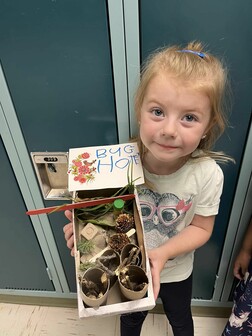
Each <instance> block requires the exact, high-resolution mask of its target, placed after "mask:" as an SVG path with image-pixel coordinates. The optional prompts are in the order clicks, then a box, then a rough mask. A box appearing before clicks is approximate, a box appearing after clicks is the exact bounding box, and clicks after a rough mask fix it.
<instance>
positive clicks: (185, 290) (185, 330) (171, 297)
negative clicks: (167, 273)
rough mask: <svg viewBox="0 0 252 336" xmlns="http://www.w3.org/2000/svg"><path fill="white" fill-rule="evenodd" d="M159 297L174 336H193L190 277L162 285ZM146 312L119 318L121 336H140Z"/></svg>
mask: <svg viewBox="0 0 252 336" xmlns="http://www.w3.org/2000/svg"><path fill="white" fill-rule="evenodd" d="M159 297H160V299H161V300H162V303H163V307H164V311H165V314H166V316H167V318H168V320H169V322H170V324H171V326H172V331H173V334H174V336H193V335H194V332H193V319H192V313H191V297H192V275H191V276H190V277H189V278H188V279H186V280H184V281H179V282H171V283H162V284H161V287H160V292H159ZM147 314H148V311H144V312H136V313H131V314H124V315H122V316H121V336H140V333H141V329H142V324H143V322H144V320H145V318H146V316H147Z"/></svg>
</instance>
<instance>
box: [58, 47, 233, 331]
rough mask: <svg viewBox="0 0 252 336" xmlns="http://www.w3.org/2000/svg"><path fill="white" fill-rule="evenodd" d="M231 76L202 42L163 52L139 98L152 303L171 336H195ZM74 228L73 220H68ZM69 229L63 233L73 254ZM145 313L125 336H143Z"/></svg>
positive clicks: (125, 321)
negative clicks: (197, 263) (197, 275)
mask: <svg viewBox="0 0 252 336" xmlns="http://www.w3.org/2000/svg"><path fill="white" fill-rule="evenodd" d="M226 78H227V76H226V70H225V69H224V67H223V65H222V64H221V62H220V61H219V60H218V59H217V58H216V57H214V56H212V55H211V54H210V53H207V52H205V51H204V50H203V46H202V44H201V43H199V42H192V43H189V44H188V45H187V46H186V47H185V48H181V47H179V46H173V47H169V48H165V49H162V50H159V51H158V52H156V53H155V54H153V55H152V56H151V57H150V59H149V60H148V61H147V63H146V64H145V66H144V68H143V70H142V74H141V80H140V84H139V87H138V89H137V92H136V96H135V111H136V115H137V121H138V124H139V137H138V139H137V140H138V144H139V148H140V153H141V157H142V163H143V167H144V174H145V179H146V184H145V185H143V186H141V188H140V191H139V198H140V205H141V212H142V218H143V224H144V231H145V238H146V244H147V249H148V257H149V260H150V264H151V272H152V279H153V289H154V296H155V299H156V298H157V297H158V296H159V297H160V298H161V300H162V303H163V307H164V311H165V314H166V316H167V318H168V320H169V322H170V324H171V326H172V329H173V333H174V336H192V335H193V320H192V314H191V294H192V270H193V256H194V250H195V249H197V248H198V247H200V246H202V245H203V244H205V243H206V242H207V241H208V240H209V238H210V237H211V234H212V230H213V226H214V220H215V216H216V215H217V213H218V208H219V203H220V196H221V193H222V186H223V174H222V171H221V169H220V167H219V165H218V164H217V163H216V162H215V159H217V160H220V161H227V160H229V158H227V157H226V156H225V155H224V154H222V153H216V152H212V151H211V148H212V146H213V144H214V143H215V141H216V139H217V138H218V137H219V135H220V134H221V133H222V132H223V130H224V128H225V117H224V114H223V103H224V100H223V98H224V92H225V86H226ZM65 214H66V216H67V217H68V218H69V219H70V220H71V213H70V212H66V213H65ZM72 232H73V229H72V224H71V223H69V224H68V225H66V226H65V227H64V233H65V239H66V240H67V246H68V247H69V248H72V247H73V237H72ZM146 315H147V312H137V313H131V314H125V315H122V316H121V335H122V336H129V335H130V336H139V335H140V333H141V327H142V324H143V321H144V319H145V317H146Z"/></svg>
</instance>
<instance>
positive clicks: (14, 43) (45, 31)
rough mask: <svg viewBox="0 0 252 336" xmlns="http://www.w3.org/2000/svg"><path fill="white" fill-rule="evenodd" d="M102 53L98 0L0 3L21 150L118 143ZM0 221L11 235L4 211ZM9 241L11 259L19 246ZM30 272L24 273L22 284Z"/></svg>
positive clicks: (55, 218)
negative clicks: (23, 143)
mask: <svg viewBox="0 0 252 336" xmlns="http://www.w3.org/2000/svg"><path fill="white" fill-rule="evenodd" d="M110 53H111V50H110V41H109V27H108V13H107V3H106V1H105V0H104V1H100V0H85V1H82V0H75V1H72V0H64V1H45V0H36V1H34V0H28V1H25V2H22V1H21V2H20V1H18V0H14V1H1V3H0V60H1V64H2V68H3V71H4V74H5V78H6V82H7V85H8V87H9V91H10V95H11V98H12V101H13V104H14V106H15V111H16V115H17V117H18V120H19V123H20V127H21V129H22V132H23V136H24V139H25V142H26V146H27V150H28V152H40V151H42V152H44V151H49V152H53V151H57V152H58V151H60V152H67V151H68V150H69V148H74V147H82V146H91V145H103V144H104V145H105V144H115V143H117V142H118V134H117V126H116V116H115V99H114V87H113V76H112V68H111V54H110ZM11 195H13V193H10V195H9V197H11ZM5 198H6V194H5V193H2V195H1V196H0V204H3V200H4V199H5ZM53 203H54V202H45V206H52V205H54V204H53ZM56 204H57V205H59V202H57V203H56ZM8 209H9V208H8ZM24 213H25V209H23V211H22V216H21V217H22V218H23V219H24V220H25V221H26V229H27V227H29V218H27V217H25V215H24ZM5 216H6V222H8V225H10V224H9V222H10V223H12V230H13V231H15V227H16V226H18V225H19V223H18V222H17V221H16V220H14V221H13V220H12V217H11V214H10V209H9V210H8V212H6V214H5ZM49 220H50V222H51V229H52V231H53V234H54V238H55V241H56V244H57V247H58V250H59V253H60V256H61V259H62V264H63V267H64V270H65V274H66V277H67V279H68V284H69V287H70V290H71V291H72V292H74V291H75V290H76V288H75V281H76V280H75V270H74V259H73V258H72V257H71V256H70V252H69V250H68V249H67V247H66V244H65V240H64V237H63V232H62V228H63V226H64V224H65V223H66V221H67V220H66V218H65V217H64V215H63V214H62V213H60V214H54V215H51V216H50V217H49ZM30 230H32V228H31V226H30ZM30 239H31V240H32V238H31V237H30ZM33 239H34V240H35V241H36V237H33ZM15 243H16V242H15ZM16 244H18V246H16V245H15V244H14V242H13V244H12V252H13V253H15V254H17V255H18V251H19V249H20V248H21V246H22V245H21V244H22V241H20V242H19V241H18V242H17V243H16ZM13 266H14V265H12V264H10V265H9V267H10V268H12V270H13ZM6 267H8V264H6ZM32 272H33V270H32V269H30V270H27V272H26V273H25V275H26V277H27V280H29V281H30V280H31V278H30V275H31V274H32ZM1 274H2V272H1Z"/></svg>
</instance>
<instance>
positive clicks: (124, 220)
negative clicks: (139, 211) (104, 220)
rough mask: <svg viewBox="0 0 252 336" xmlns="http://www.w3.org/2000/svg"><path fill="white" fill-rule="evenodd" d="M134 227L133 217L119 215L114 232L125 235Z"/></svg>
mask: <svg viewBox="0 0 252 336" xmlns="http://www.w3.org/2000/svg"><path fill="white" fill-rule="evenodd" d="M134 225H135V221H134V217H133V216H132V215H129V214H125V213H123V214H120V215H119V216H118V217H117V219H116V226H115V230H116V232H118V233H126V232H128V231H129V230H130V229H132V228H133V227H134Z"/></svg>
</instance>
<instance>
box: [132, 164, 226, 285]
mask: <svg viewBox="0 0 252 336" xmlns="http://www.w3.org/2000/svg"><path fill="white" fill-rule="evenodd" d="M144 173H145V178H146V180H147V181H149V182H150V185H151V186H153V190H151V189H149V188H148V186H146V185H142V186H140V187H139V189H138V190H139V192H138V197H139V201H140V205H141V213H142V219H143V225H144V233H145V239H146V245H147V249H152V248H155V247H157V246H159V245H161V244H163V243H164V242H165V241H166V240H168V239H170V238H171V237H173V236H174V235H176V234H178V233H179V232H180V231H181V230H183V229H184V228H185V227H186V226H188V225H189V224H190V223H191V222H192V219H193V217H194V215H195V214H197V215H201V216H212V215H216V214H217V213H218V209H219V203H220V196H221V193H222V187H223V173H222V170H221V168H220V167H219V165H218V164H217V163H216V162H215V161H214V160H213V159H211V158H202V159H199V160H190V161H188V162H187V163H186V164H185V165H184V166H183V167H182V168H180V169H179V170H178V171H176V172H175V173H173V174H170V175H155V174H151V173H149V172H148V171H147V170H144ZM193 258H194V251H192V252H189V253H186V254H183V255H179V256H177V257H175V258H174V259H172V260H168V261H167V262H166V264H165V267H164V269H163V271H162V273H161V283H162V282H175V281H182V280H185V279H187V278H188V277H189V275H190V274H191V273H192V269H193Z"/></svg>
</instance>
